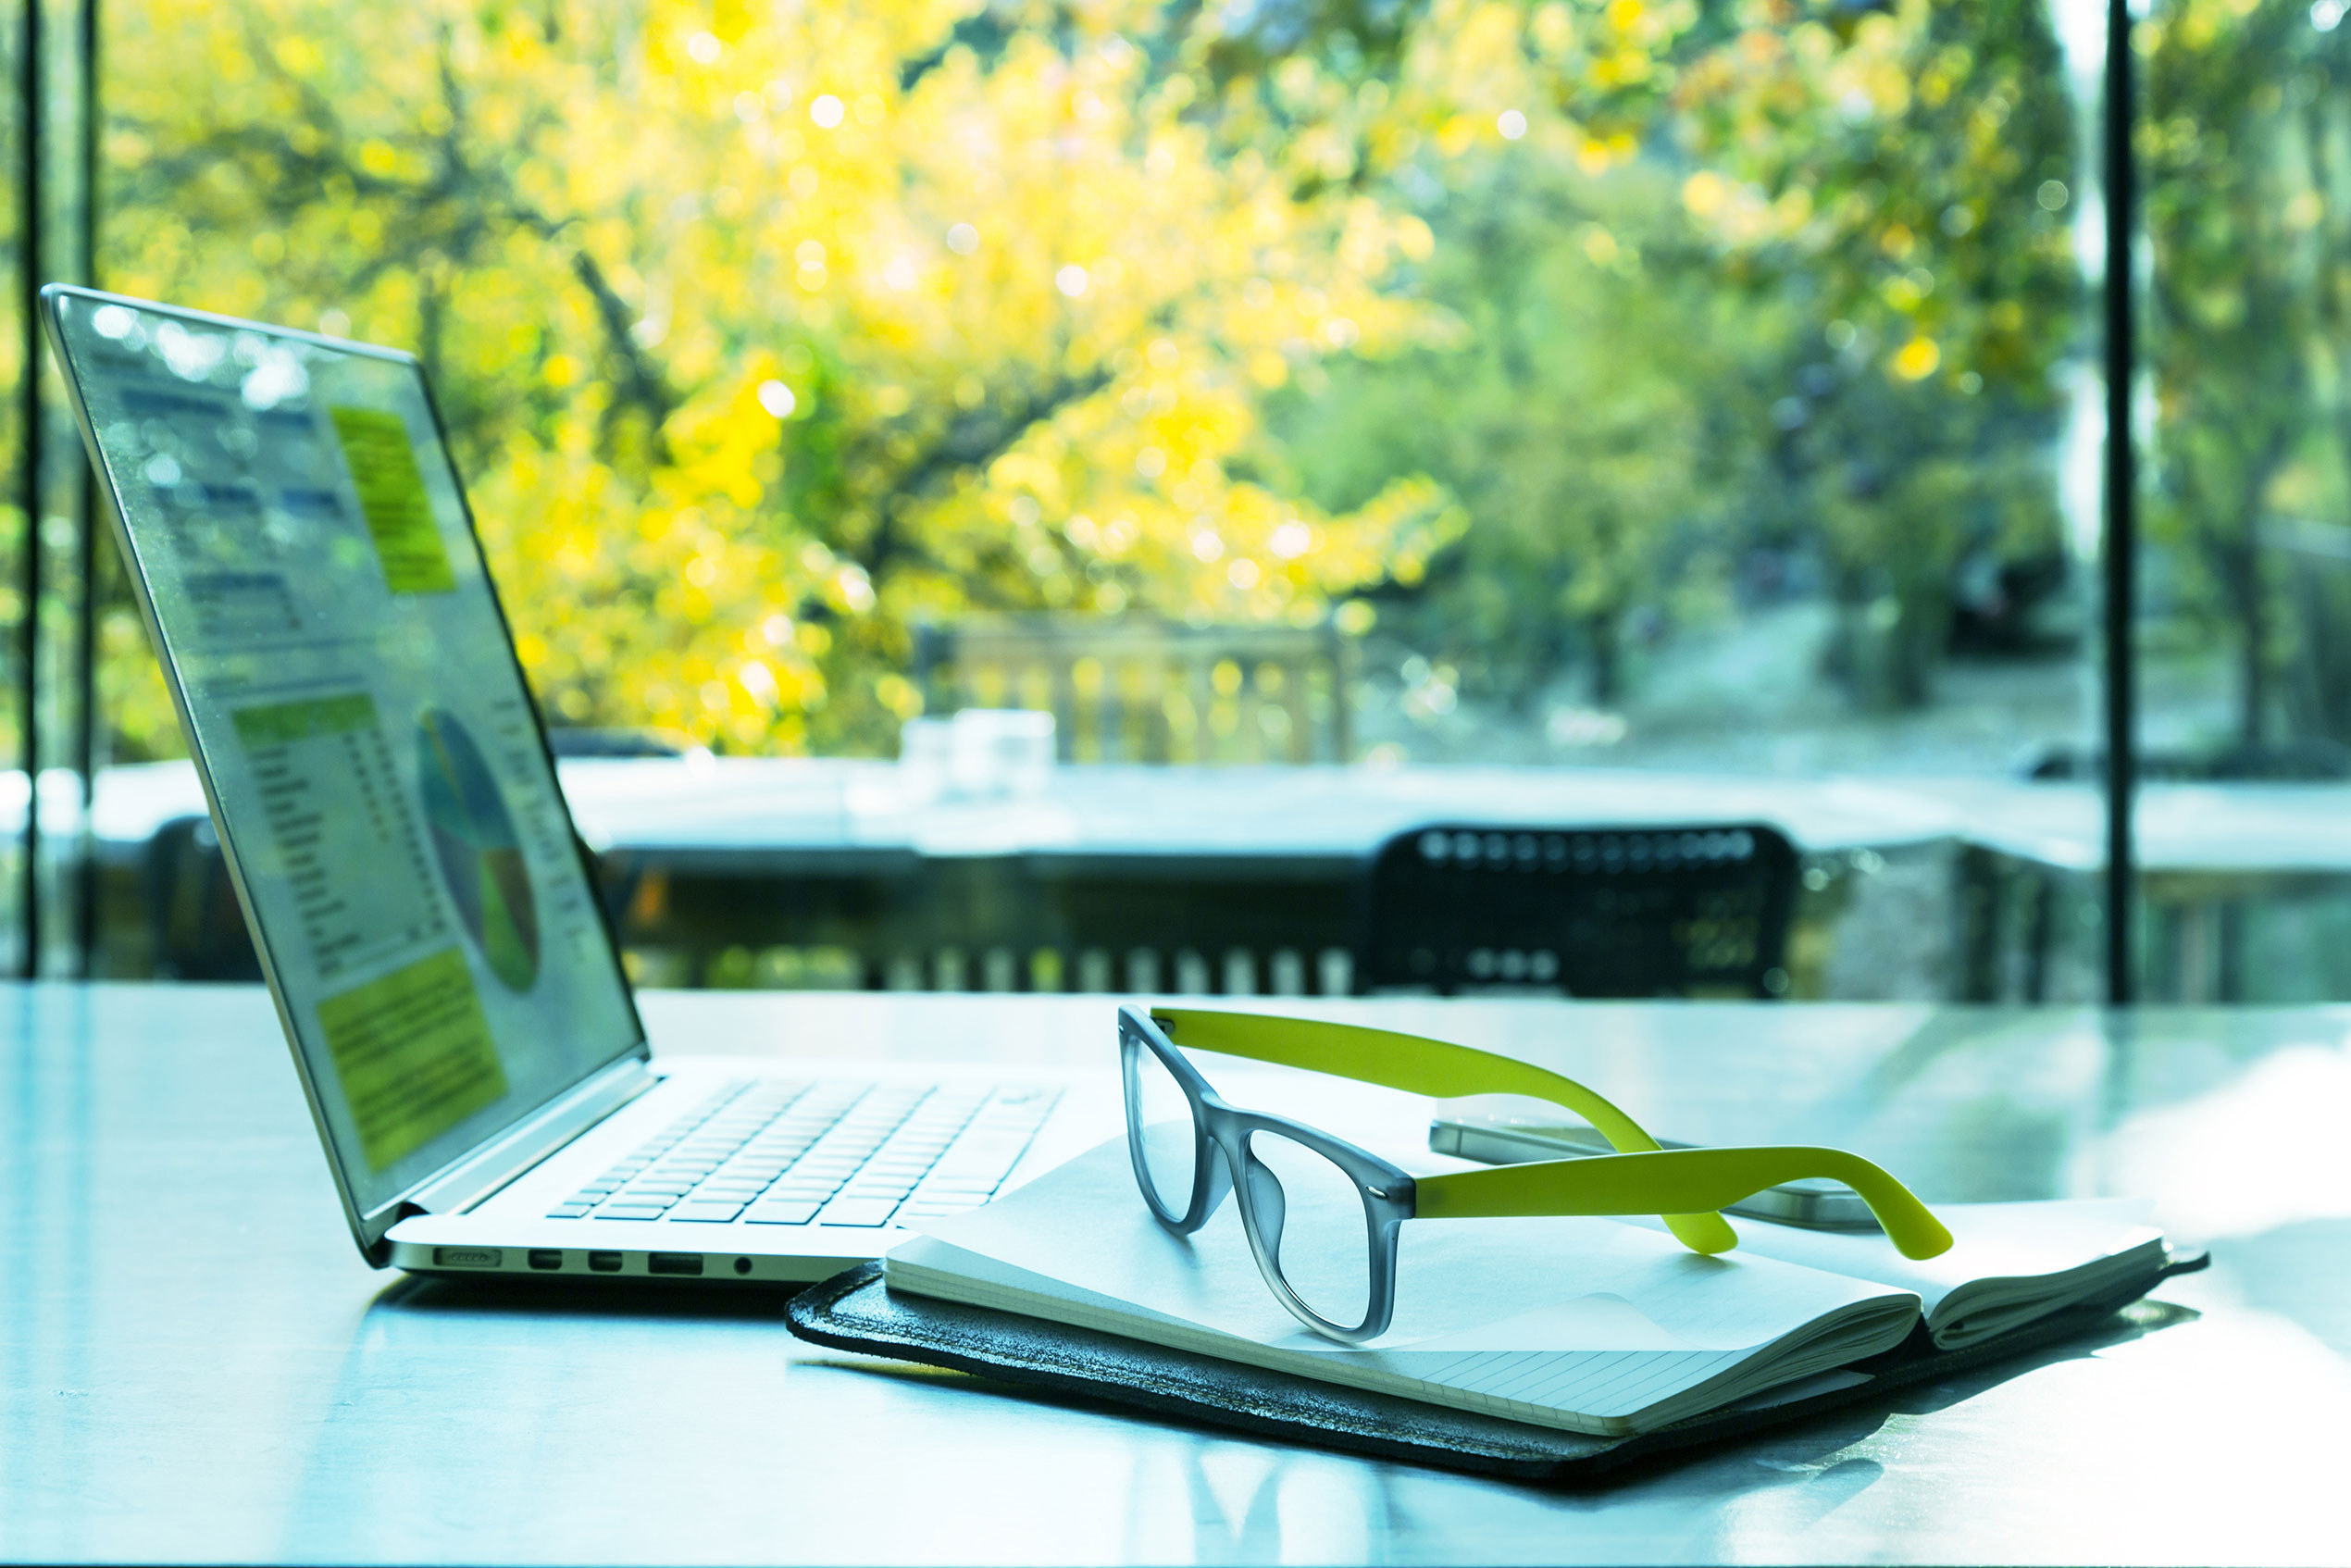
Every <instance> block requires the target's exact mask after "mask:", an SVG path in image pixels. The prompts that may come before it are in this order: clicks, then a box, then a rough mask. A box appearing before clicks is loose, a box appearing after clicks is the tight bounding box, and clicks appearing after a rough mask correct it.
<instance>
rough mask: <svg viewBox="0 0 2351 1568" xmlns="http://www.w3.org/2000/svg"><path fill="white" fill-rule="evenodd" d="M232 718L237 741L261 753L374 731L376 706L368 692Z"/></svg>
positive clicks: (255, 710)
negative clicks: (300, 742)
mask: <svg viewBox="0 0 2351 1568" xmlns="http://www.w3.org/2000/svg"><path fill="white" fill-rule="evenodd" d="M232 717H233V719H234V720H235V723H236V726H237V739H238V740H243V742H244V743H245V745H246V746H247V747H248V748H250V749H252V750H254V751H259V750H261V749H262V748H263V747H266V746H286V745H292V743H293V742H294V741H296V740H314V739H316V738H317V737H318V736H321V735H345V734H349V733H351V732H352V731H354V730H367V729H373V728H375V727H376V703H375V699H374V698H372V697H370V696H368V695H367V693H366V692H365V691H354V692H349V693H347V694H345V695H342V696H339V697H317V698H312V699H310V700H308V701H305V702H299V703H271V704H270V705H268V706H267V707H262V708H240V709H238V710H237V712H236V713H235V714H234V715H233V716H232Z"/></svg>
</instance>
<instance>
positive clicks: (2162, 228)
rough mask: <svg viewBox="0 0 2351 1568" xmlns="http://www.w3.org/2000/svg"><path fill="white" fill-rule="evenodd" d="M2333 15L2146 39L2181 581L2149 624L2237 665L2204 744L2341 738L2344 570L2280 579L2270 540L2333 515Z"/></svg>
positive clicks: (2163, 507)
mask: <svg viewBox="0 0 2351 1568" xmlns="http://www.w3.org/2000/svg"><path fill="white" fill-rule="evenodd" d="M2344 15H2345V11H2344V8H2343V7H2342V6H2339V5H2337V4H2336V3H2335V0H2321V3H2320V4H2318V5H2315V6H2312V5H2305V4H2286V3H2283V0H2270V3H2252V4H2238V3H2232V0H2174V3H2171V4H2167V5H2164V6H2158V8H2157V11H2156V14H2155V16H2154V17H2153V18H2152V19H2150V20H2149V21H2148V22H2146V24H2145V26H2144V40H2143V46H2144V47H2145V49H2146V54H2147V56H2148V68H2147V88H2146V94H2147V95H2146V108H2145V112H2144V120H2143V123H2142V126H2141V129H2140V133H2139V143H2138V149H2137V150H2138V154H2139V156H2140V157H2141V159H2142V160H2143V163H2144V166H2145V178H2146V189H2147V197H2146V226H2147V239H2148V243H2149V245H2150V247H2151V249H2152V252H2153V255H2152V260H2153V264H2154V265H2153V267H2152V268H2151V277H2152V280H2153V281H2152V289H2151V302H2150V303H2151V305H2152V306H2153V308H2152V310H2151V312H2150V316H2151V317H2152V319H2151V321H2150V330H2149V332H2148V337H2147V342H2148V359H2149V368H2150V369H2151V371H2152V372H2153V380H2154V386H2155V393H2156V416H2157V419H2156V431H2155V442H2154V448H2155V454H2156V462H2155V464H2154V465H2153V475H2152V479H2153V492H2154V495H2153V499H2154V503H2155V504H2154V505H2153V506H2152V507H2151V509H2150V510H2151V516H2150V519H2149V522H2150V534H2151V538H2152V539H2153V541H2156V542H2157V543H2158V545H2160V546H2162V547H2164V553H2165V557H2166V559H2167V561H2168V562H2169V563H2171V564H2172V565H2173V566H2175V567H2176V568H2177V569H2176V570H2175V571H2173V572H2171V573H2169V574H2166V578H2165V579H2164V580H2165V581H2166V585H2167V587H2169V588H2170V589H2171V593H2172V595H2173V597H2172V600H2171V603H2170V604H2158V606H2157V608H2158V611H2162V610H2167V609H2168V610H2169V611H2171V613H2172V614H2173V615H2175V616H2178V617H2179V619H2180V621H2181V623H2182V629H2184V630H2188V631H2190V633H2191V635H2192V637H2193V640H2194V641H2196V642H2200V643H2202V642H2219V643H2220V644H2221V645H2223V646H2225V647H2226V648H2227V649H2228V650H2229V652H2230V653H2232V654H2233V659H2234V663H2235V665H2236V682H2235V692H2234V699H2235V701H2234V707H2235V717H2234V725H2233V729H2234V733H2233V734H2231V735H2227V736H2215V737H2211V738H2209V739H2210V740H2213V741H2216V742H2231V741H2236V742H2258V741H2261V740H2270V739H2276V738H2278V736H2277V733H2276V732H2277V730H2278V728H2279V727H2280V726H2281V725H2282V724H2290V725H2291V726H2292V727H2293V728H2295V730H2296V731H2298V732H2300V733H2304V734H2316V735H2320V736H2323V737H2326V738H2330V739H2333V740H2351V649H2346V648H2345V647H2343V646H2341V639H2342V636H2343V634H2344V632H2345V630H2346V629H2351V628H2345V626H2344V625H2342V624H2341V620H2340V605H2339V604H2336V603H2335V602H2336V601H2339V600H2340V598H2341V594H2340V592H2339V589H2340V586H2341V584H2340V582H2339V581H2338V582H2337V583H2336V584H2335V586H2336V588H2337V589H2338V591H2337V592H2336V593H2334V594H2328V593H2326V592H2325V591H2324V590H2325V586H2326V585H2325V583H2324V581H2323V579H2325V578H2327V577H2330V576H2331V577H2332V578H2334V579H2341V578H2342V576H2343V570H2344V569H2343V567H2342V566H2341V564H2340V561H2339V560H2337V561H2334V562H2332V564H2330V563H2329V562H2328V560H2327V555H2326V553H2325V552H2324V551H2321V552H2320V553H2319V556H2318V559H2316V560H2312V559H2309V558H2307V556H2305V557H2304V558H2302V559H2301V560H2300V561H2299V563H2298V564H2296V565H2294V566H2291V567H2290V568H2288V567H2286V566H2284V565H2283V563H2282V562H2281V561H2280V560H2279V558H2278V555H2277V552H2276V550H2275V548H2274V546H2275V544H2276V542H2277V540H2276V537H2275V533H2276V530H2275V529H2273V528H2272V525H2273V524H2275V523H2277V522H2279V521H2280V520H2281V519H2291V520H2293V521H2296V522H2301V523H2304V524H2306V525H2307V523H2309V522H2310V521H2311V520H2313V519H2324V520H2325V524H2324V525H2322V526H2321V527H2320V528H2319V529H2317V530H2316V531H2317V532H2318V533H2319V534H2320V536H2321V539H2322V538H2323V535H2324V534H2325V532H2326V528H2327V527H2328V526H2331V527H2332V528H2334V529H2342V527H2343V524H2344V523H2345V520H2346V514H2347V513H2351V93H2346V88H2351V34H2346V33H2345V31H2344V30H2342V28H2341V26H2340V23H2341V21H2342V19H2343V18H2344ZM2341 537H2342V542H2343V544H2344V545H2346V546H2351V530H2344V531H2343V533H2342V536H2341ZM2306 542H2307V541H2306ZM2334 554H2335V555H2337V556H2340V555H2341V554H2344V551H2343V550H2342V549H2340V548H2338V549H2337V550H2336V551H2335V552H2334ZM2289 559H2291V558H2289ZM2289 602H2291V603H2293V604H2295V605H2296V606H2297V607H2298V608H2299V609H2300V611H2301V614H2300V615H2299V616H2289V615H2287V614H2285V613H2284V612H2285V611H2286V608H2287V604H2288V603H2289ZM2330 623H2332V624H2330ZM2330 632H2332V634H2333V639H2332V645H2330V644H2329V641H2328V634H2329V633H2330ZM2286 674H2290V675H2292V676H2294V677H2295V678H2292V679H2289V680H2286V681H2284V682H2283V684H2282V682H2281V680H2280V677H2281V675H2286Z"/></svg>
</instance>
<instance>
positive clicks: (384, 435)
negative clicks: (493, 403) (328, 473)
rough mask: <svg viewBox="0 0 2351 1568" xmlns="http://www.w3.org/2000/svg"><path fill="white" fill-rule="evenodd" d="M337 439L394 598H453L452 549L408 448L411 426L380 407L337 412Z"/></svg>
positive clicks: (455, 578) (454, 576) (409, 445)
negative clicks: (429, 595) (410, 595)
mask: <svg viewBox="0 0 2351 1568" xmlns="http://www.w3.org/2000/svg"><path fill="white" fill-rule="evenodd" d="M331 412H332V413H333V415H334V421H335V435H336V436H337V437H338V438H339V439H340V440H341V441H342V456H343V461H344V462H345V463H348V464H349V465H350V466H351V482H352V485H353V486H354V487H355V489H356V490H357V491H358V492H359V507H360V510H361V511H363V512H365V513H366V514H367V536H368V537H369V538H370V539H372V540H374V541H376V554H377V555H378V556H379V557H380V558H381V559H382V561H383V566H384V580H385V581H386V582H388V583H390V584H391V585H392V591H393V592H394V593H449V592H453V591H454V590H455V589H456V586H457V574H456V573H455V572H454V571H453V570H451V569H450V566H449V551H448V548H447V547H446V546H445V545H443V544H442V541H441V529H440V527H439V525H437V524H436V523H435V522H434V521H433V517H432V502H431V500H430V499H429V497H427V495H426V494H425V477H424V474H423V473H422V472H421V471H420V470H419V469H418V468H417V450H416V448H415V447H414V446H412V445H411V444H409V441H408V423H407V421H406V420H404V419H403V418H402V417H400V416H399V415H397V414H387V413H385V412H384V411H383V410H381V409H378V408H337V409H334V410H332V411H331Z"/></svg>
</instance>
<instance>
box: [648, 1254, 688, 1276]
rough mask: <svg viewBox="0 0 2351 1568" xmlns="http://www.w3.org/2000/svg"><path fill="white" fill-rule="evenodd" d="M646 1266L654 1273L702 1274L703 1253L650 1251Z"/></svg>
mask: <svg viewBox="0 0 2351 1568" xmlns="http://www.w3.org/2000/svg"><path fill="white" fill-rule="evenodd" d="M645 1267H646V1268H647V1269H648V1270H649V1271H651V1272H652V1273H654V1274H700V1273H701V1272H702V1254H701V1253H699V1252H649V1253H647V1254H646V1256H645Z"/></svg>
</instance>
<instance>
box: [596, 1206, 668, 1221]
mask: <svg viewBox="0 0 2351 1568" xmlns="http://www.w3.org/2000/svg"><path fill="white" fill-rule="evenodd" d="M661 1215H662V1211H661V1210H659V1209H655V1208H651V1207H648V1206H646V1205H644V1204H641V1203H607V1204H605V1205H604V1206H603V1208H601V1209H599V1210H597V1211H596V1217H597V1218H598V1219H600V1220H657V1219H659V1218H661Z"/></svg>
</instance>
